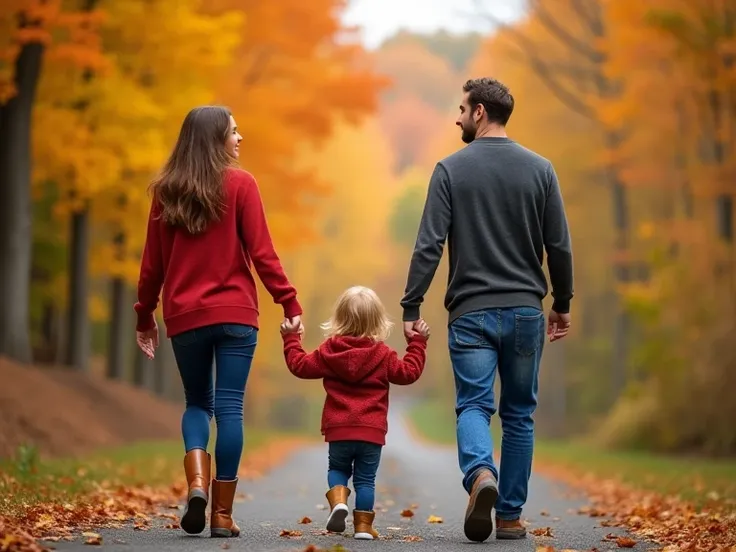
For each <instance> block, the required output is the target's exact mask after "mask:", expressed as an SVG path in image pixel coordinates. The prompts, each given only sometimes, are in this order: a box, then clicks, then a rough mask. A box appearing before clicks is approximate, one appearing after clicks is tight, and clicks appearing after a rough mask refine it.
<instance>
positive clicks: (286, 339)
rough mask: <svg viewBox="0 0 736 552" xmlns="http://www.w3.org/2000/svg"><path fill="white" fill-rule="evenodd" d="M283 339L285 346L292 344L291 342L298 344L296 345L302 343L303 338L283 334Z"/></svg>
mask: <svg viewBox="0 0 736 552" xmlns="http://www.w3.org/2000/svg"><path fill="white" fill-rule="evenodd" d="M281 337H282V338H283V340H284V345H286V344H287V343H291V342H296V343H301V342H302V336H301V335H299V334H298V333H293V332H289V333H285V334H281Z"/></svg>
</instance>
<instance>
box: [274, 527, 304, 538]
mask: <svg viewBox="0 0 736 552" xmlns="http://www.w3.org/2000/svg"><path fill="white" fill-rule="evenodd" d="M301 536H302V532H301V531H295V530H293V529H282V530H281V533H279V537H287V538H291V537H301Z"/></svg>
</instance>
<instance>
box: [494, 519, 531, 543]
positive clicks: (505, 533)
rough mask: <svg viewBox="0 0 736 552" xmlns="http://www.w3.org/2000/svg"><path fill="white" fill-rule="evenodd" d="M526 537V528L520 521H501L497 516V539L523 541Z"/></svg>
mask: <svg viewBox="0 0 736 552" xmlns="http://www.w3.org/2000/svg"><path fill="white" fill-rule="evenodd" d="M524 537H526V527H525V526H524V525H523V524H522V523H521V520H520V519H511V520H505V519H499V518H498V516H496V538H497V539H523V538H524Z"/></svg>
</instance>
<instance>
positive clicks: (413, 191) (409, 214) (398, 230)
mask: <svg viewBox="0 0 736 552" xmlns="http://www.w3.org/2000/svg"><path fill="white" fill-rule="evenodd" d="M426 195H427V193H426V191H425V189H424V188H422V187H420V186H412V187H409V188H406V189H405V190H404V192H403V193H402V194H401V195H400V196H399V198H398V200H397V201H396V204H395V206H394V209H393V213H392V214H391V219H390V221H389V225H390V229H391V239H392V240H393V241H394V243H395V244H397V245H400V246H403V247H409V248H411V247H413V246H414V242H415V241H416V237H417V230H418V229H419V221H420V220H421V218H422V211H423V210H424V200H425V198H426Z"/></svg>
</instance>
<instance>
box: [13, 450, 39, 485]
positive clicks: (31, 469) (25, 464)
mask: <svg viewBox="0 0 736 552" xmlns="http://www.w3.org/2000/svg"><path fill="white" fill-rule="evenodd" d="M38 464H39V455H38V449H37V448H36V447H35V446H33V445H21V446H19V447H18V450H17V451H16V453H15V462H14V464H13V467H14V469H15V470H16V471H17V473H18V475H20V476H21V477H29V476H31V475H34V474H36V473H38Z"/></svg>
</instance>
